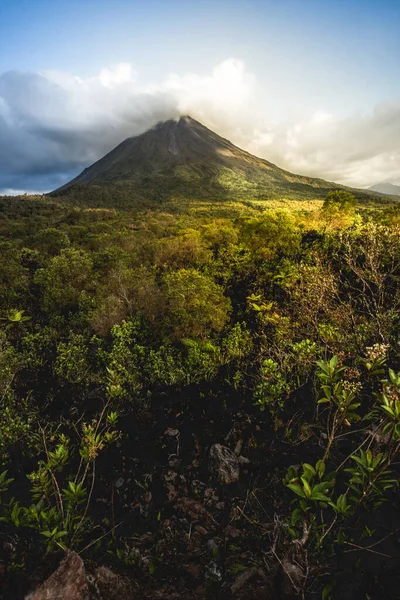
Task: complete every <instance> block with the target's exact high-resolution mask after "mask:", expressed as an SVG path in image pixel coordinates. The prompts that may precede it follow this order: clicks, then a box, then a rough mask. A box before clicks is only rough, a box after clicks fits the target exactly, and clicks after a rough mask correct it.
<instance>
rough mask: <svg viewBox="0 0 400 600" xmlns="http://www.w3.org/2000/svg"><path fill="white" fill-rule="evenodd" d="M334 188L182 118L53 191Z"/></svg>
mask: <svg viewBox="0 0 400 600" xmlns="http://www.w3.org/2000/svg"><path fill="white" fill-rule="evenodd" d="M338 187H342V186H338V185H335V184H333V183H329V182H327V181H324V180H322V179H314V178H311V177H303V176H300V175H294V174H292V173H289V172H288V171H284V170H283V169H280V168H279V167H277V166H276V165H274V164H272V163H270V162H268V161H267V160H264V159H262V158H258V157H256V156H253V155H252V154H250V153H248V152H246V151H244V150H241V149H240V148H238V147H237V146H235V145H234V144H232V143H231V142H230V141H228V140H226V139H224V138H222V137H221V136H219V135H217V134H216V133H214V132H213V131H211V130H210V129H208V128H207V127H205V126H204V125H202V124H201V123H199V122H198V121H195V120H194V119H192V118H191V117H189V116H185V117H181V118H180V119H179V120H178V121H174V120H170V121H165V122H163V123H159V124H158V125H156V126H155V127H153V128H152V129H149V130H148V131H146V132H145V133H142V134H141V135H138V136H136V137H131V138H128V139H126V140H125V141H123V142H122V143H121V144H119V146H117V147H116V148H114V150H112V151H111V152H109V153H108V154H107V155H106V156H104V157H103V158H101V159H100V160H98V161H97V162H96V163H94V164H93V165H92V166H90V167H88V168H87V169H85V170H84V171H83V172H82V173H81V174H80V175H78V177H76V178H75V179H73V180H72V181H70V182H69V183H67V184H66V185H64V186H62V187H61V188H58V189H57V190H55V191H54V192H52V195H56V196H59V195H63V196H64V195H73V196H75V197H76V196H79V197H84V196H85V197H91V198H93V197H94V196H95V195H96V194H97V195H100V196H103V197H104V196H105V195H109V194H110V193H112V195H113V196H114V197H116V196H118V194H119V193H120V194H123V196H124V198H127V195H129V194H130V195H131V198H132V201H134V200H135V199H142V200H147V201H148V200H150V201H163V200H168V199H170V198H173V197H175V198H176V197H178V198H195V199H204V198H208V199H210V200H221V199H232V200H234V199H242V200H243V199H252V198H253V199H256V198H257V199H274V198H281V199H301V198H307V199H316V198H323V197H324V196H325V195H326V193H327V192H329V191H330V190H332V189H335V188H338ZM364 195H365V194H364Z"/></svg>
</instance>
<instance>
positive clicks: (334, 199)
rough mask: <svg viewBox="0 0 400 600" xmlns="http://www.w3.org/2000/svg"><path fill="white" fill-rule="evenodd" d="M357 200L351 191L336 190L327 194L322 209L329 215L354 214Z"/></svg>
mask: <svg viewBox="0 0 400 600" xmlns="http://www.w3.org/2000/svg"><path fill="white" fill-rule="evenodd" d="M356 202H357V201H356V198H355V196H354V194H352V193H351V192H346V191H345V190H336V191H333V192H329V193H328V194H327V195H326V197H325V200H324V203H323V205H322V211H323V212H324V213H326V214H329V215H334V214H337V213H339V214H341V215H346V214H353V213H354V209H355V206H356Z"/></svg>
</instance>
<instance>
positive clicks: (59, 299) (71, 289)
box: [35, 248, 93, 311]
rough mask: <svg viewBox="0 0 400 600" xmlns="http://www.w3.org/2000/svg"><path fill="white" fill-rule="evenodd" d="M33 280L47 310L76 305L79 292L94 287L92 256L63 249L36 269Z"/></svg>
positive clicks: (79, 251) (81, 251)
mask: <svg viewBox="0 0 400 600" xmlns="http://www.w3.org/2000/svg"><path fill="white" fill-rule="evenodd" d="M35 283H36V284H37V285H38V286H39V287H40V289H41V290H42V294H43V307H44V308H45V309H46V310H61V311H62V310H66V309H69V310H70V309H72V308H76V307H77V305H78V302H79V298H80V295H81V293H82V292H83V291H84V290H91V289H93V273H92V259H91V258H90V256H89V254H87V253H86V252H84V251H83V250H76V249H75V248H67V249H64V250H62V251H61V253H60V255H59V256H55V257H54V258H53V259H52V260H51V261H50V264H49V266H48V267H46V268H44V269H39V270H38V271H37V272H36V274H35Z"/></svg>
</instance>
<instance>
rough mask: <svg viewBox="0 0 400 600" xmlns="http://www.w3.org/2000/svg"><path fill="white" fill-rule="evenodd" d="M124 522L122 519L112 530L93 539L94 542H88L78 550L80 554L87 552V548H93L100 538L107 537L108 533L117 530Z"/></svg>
mask: <svg viewBox="0 0 400 600" xmlns="http://www.w3.org/2000/svg"><path fill="white" fill-rule="evenodd" d="M122 523H123V521H120V522H119V523H118V524H117V525H115V526H114V527H113V528H112V529H110V531H107V532H106V533H104V534H103V535H101V536H100V537H99V538H97V539H96V540H93V542H90V544H88V545H87V546H85V547H84V548H83V550H80V551H79V552H78V554H82V552H85V550H88V548H91V546H93V545H94V544H97V542H99V541H100V540H102V539H103V538H105V537H106V535H109V534H110V533H112V532H113V531H115V530H116V529H117V527H119V526H120V525H122Z"/></svg>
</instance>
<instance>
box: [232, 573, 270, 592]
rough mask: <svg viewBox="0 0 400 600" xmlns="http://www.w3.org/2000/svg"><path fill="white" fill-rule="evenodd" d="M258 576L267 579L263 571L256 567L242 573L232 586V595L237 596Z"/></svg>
mask: <svg viewBox="0 0 400 600" xmlns="http://www.w3.org/2000/svg"><path fill="white" fill-rule="evenodd" d="M256 576H257V577H259V578H263V579H265V576H264V574H263V572H262V570H261V569H257V568H256V567H252V568H251V569H246V570H245V571H243V572H242V573H240V574H239V575H238V576H237V577H236V579H235V581H234V582H233V584H232V585H231V592H232V594H233V595H234V596H235V594H237V593H238V592H239V591H240V590H241V589H242V588H243V587H244V586H245V585H246V584H247V583H248V582H249V581H250V579H253V578H254V577H256Z"/></svg>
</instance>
